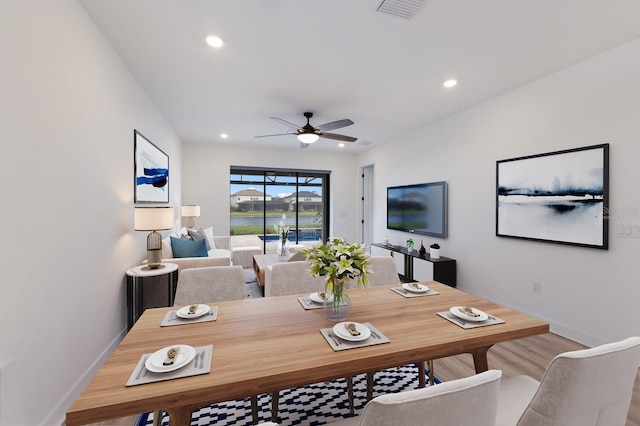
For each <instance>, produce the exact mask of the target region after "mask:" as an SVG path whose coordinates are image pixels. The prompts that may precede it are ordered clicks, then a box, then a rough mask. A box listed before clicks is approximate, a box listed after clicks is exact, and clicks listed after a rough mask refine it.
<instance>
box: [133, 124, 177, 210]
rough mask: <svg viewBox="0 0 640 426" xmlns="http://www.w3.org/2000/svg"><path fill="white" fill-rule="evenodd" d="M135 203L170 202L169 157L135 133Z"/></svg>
mask: <svg viewBox="0 0 640 426" xmlns="http://www.w3.org/2000/svg"><path fill="white" fill-rule="evenodd" d="M133 194H134V195H133V202H134V203H136V204H138V203H168V202H169V156H168V155H167V154H165V152H164V151H162V150H161V149H160V148H158V147H157V146H156V145H155V144H154V143H153V142H151V141H150V140H149V139H148V138H146V137H145V136H144V135H143V134H142V133H140V132H139V131H138V130H135V129H134V131H133Z"/></svg>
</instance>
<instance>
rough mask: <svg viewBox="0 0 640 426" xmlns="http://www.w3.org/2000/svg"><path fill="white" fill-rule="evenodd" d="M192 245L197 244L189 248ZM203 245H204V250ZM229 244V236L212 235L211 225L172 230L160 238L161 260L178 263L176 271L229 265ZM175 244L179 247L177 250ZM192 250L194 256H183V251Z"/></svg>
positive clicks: (188, 251)
mask: <svg viewBox="0 0 640 426" xmlns="http://www.w3.org/2000/svg"><path fill="white" fill-rule="evenodd" d="M172 238H173V240H172ZM192 245H193V246H198V249H192V248H190V246H192ZM203 245H204V246H205V247H206V248H205V249H204V250H203V249H202V246H203ZM230 245H231V238H230V237H228V236H214V235H213V228H211V227H209V228H205V229H203V228H200V229H198V230H194V229H187V228H182V229H180V230H177V231H176V230H173V231H172V232H171V233H170V234H169V235H167V236H166V237H165V238H163V240H162V262H163V263H175V264H176V265H178V271H181V270H183V269H188V268H203V267H208V266H230V265H231V247H230ZM176 246H179V247H180V249H179V250H178V249H177V247H176ZM174 248H176V250H174ZM194 251H197V255H196V256H184V253H190V252H194Z"/></svg>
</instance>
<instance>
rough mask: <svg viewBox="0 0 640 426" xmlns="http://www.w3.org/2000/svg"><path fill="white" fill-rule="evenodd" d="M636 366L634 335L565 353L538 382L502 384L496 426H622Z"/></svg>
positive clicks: (639, 356)
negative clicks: (618, 340)
mask: <svg viewBox="0 0 640 426" xmlns="http://www.w3.org/2000/svg"><path fill="white" fill-rule="evenodd" d="M639 363H640V337H630V338H628V339H625V340H622V341H620V342H615V343H609V344H606V345H602V346H598V347H595V348H591V349H583V350H579V351H572V352H565V353H563V354H560V355H558V356H557V357H555V358H554V359H553V360H551V362H550V363H549V366H548V367H547V370H546V371H545V373H544V376H543V377H542V381H540V382H538V381H536V380H534V379H532V378H531V377H528V376H517V377H512V378H508V379H505V380H503V381H502V384H501V386H500V396H499V402H498V415H497V421H496V425H497V426H514V425H517V426H584V425H594V426H624V425H625V423H626V420H627V413H628V411H629V404H630V403H631V396H632V394H633V383H634V381H635V380H636V375H637V374H638V364H639Z"/></svg>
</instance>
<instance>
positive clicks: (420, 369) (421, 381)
mask: <svg viewBox="0 0 640 426" xmlns="http://www.w3.org/2000/svg"><path fill="white" fill-rule="evenodd" d="M425 374H426V373H425V370H424V361H420V362H419V363H418V387H419V388H420V389H422V388H423V387H425V386H426V379H425Z"/></svg>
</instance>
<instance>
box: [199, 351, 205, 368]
mask: <svg viewBox="0 0 640 426" xmlns="http://www.w3.org/2000/svg"><path fill="white" fill-rule="evenodd" d="M200 368H204V351H202V352H200Z"/></svg>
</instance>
